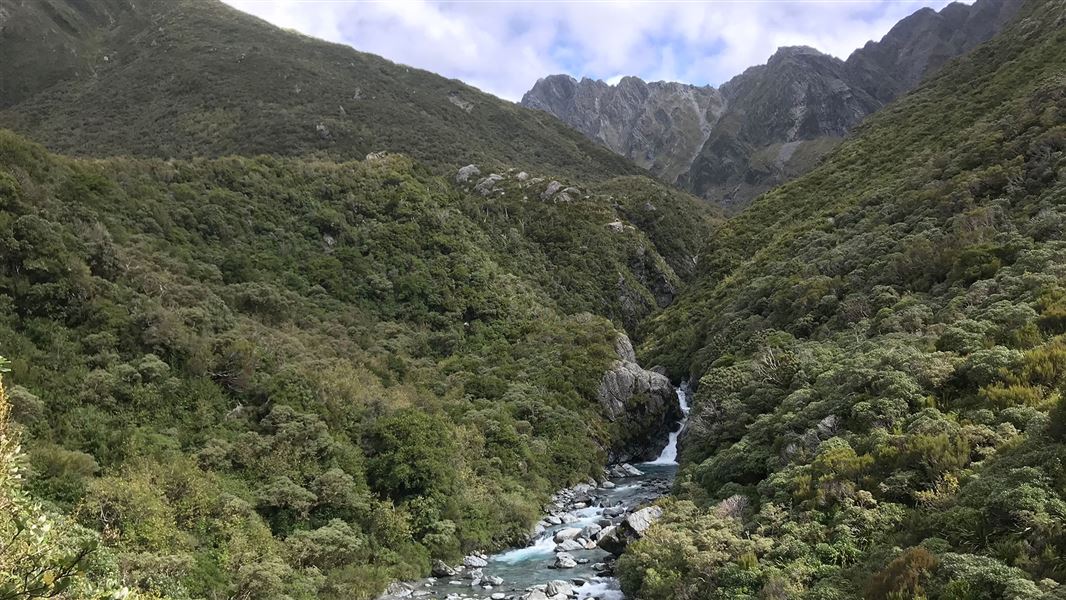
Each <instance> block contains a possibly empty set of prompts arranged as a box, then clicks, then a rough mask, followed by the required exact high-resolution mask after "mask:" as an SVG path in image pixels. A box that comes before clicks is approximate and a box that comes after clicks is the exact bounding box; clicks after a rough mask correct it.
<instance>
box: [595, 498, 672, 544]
mask: <svg viewBox="0 0 1066 600" xmlns="http://www.w3.org/2000/svg"><path fill="white" fill-rule="evenodd" d="M662 516H663V509H662V508H661V507H658V506H649V507H647V508H642V509H640V510H638V511H636V512H635V513H633V514H631V515H629V516H628V517H626V518H625V520H623V521H622V522H621V523H619V524H618V525H617V526H616V527H608V528H607V529H605V530H604V531H603V533H602V534H601V535H600V541H599V543H598V544H597V545H598V546H599V547H600V549H601V550H606V551H607V552H610V553H611V554H614V555H615V556H618V555H621V554H622V552H623V551H625V549H626V546H628V545H629V544H632V543H633V542H635V541H637V540H639V539H640V538H642V537H644V533H645V532H646V531H647V530H648V528H649V527H651V526H652V525H653V524H655V522H656V521H658V520H659V519H661V518H662Z"/></svg>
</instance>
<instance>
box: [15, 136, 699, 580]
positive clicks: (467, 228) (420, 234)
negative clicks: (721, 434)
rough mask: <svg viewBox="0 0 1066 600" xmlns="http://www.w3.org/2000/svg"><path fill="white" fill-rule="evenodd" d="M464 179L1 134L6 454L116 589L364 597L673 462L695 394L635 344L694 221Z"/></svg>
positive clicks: (694, 243)
mask: <svg viewBox="0 0 1066 600" xmlns="http://www.w3.org/2000/svg"><path fill="white" fill-rule="evenodd" d="M471 170H473V169H472V168H464V169H463V173H465V174H469V172H470V171H471ZM459 179H460V181H456V176H455V175H454V174H451V175H449V176H447V177H441V176H437V175H433V174H432V173H431V172H430V169H429V168H427V167H426V166H424V165H420V164H418V163H417V162H415V161H414V160H413V159H411V158H409V157H407V156H404V155H395V154H376V155H373V156H371V157H370V158H368V159H365V160H360V161H349V162H333V161H322V160H318V159H306V158H278V157H265V156H264V157H258V158H245V157H225V158H219V159H192V160H175V159H168V160H162V159H129V158H116V159H91V160H86V159H80V160H79V159H70V158H64V157H59V156H56V155H52V154H50V153H48V152H47V151H45V150H44V149H43V148H42V147H40V146H37V145H35V144H32V143H30V142H27V141H26V140H25V139H22V138H20V137H18V136H17V135H15V134H13V133H10V132H0V232H2V233H0V248H2V252H0V254H2V256H3V260H2V261H0V352H2V354H3V355H4V356H5V357H9V358H10V360H11V363H10V372H9V373H5V376H4V383H5V384H6V385H8V386H9V387H8V389H9V396H8V397H9V404H10V406H11V415H12V416H13V418H14V419H15V421H16V422H17V423H18V429H16V431H18V432H19V435H20V436H21V437H22V438H23V439H24V440H25V442H24V447H25V448H26V449H27V454H28V460H27V461H26V462H27V464H28V468H24V467H23V466H22V465H23V462H22V461H11V462H7V456H6V455H4V456H0V459H3V460H5V462H4V465H5V468H7V467H11V465H12V464H14V465H16V466H17V467H18V468H23V469H24V471H23V473H24V477H25V479H26V482H27V484H26V485H27V488H28V490H29V491H30V492H32V493H33V494H34V495H35V497H36V498H39V499H43V500H45V501H46V502H47V503H48V504H46V506H48V507H51V510H54V511H58V512H59V513H61V514H62V513H66V514H67V515H69V516H67V517H60V518H59V519H60V520H59V521H58V522H62V523H66V524H67V525H64V526H63V535H67V534H70V535H72V536H74V537H73V539H72V541H68V542H64V544H65V548H67V549H68V551H69V552H70V553H71V556H75V555H77V553H78V551H80V550H79V549H81V548H83V547H84V548H86V550H85V551H86V552H91V553H92V554H91V556H92V561H91V562H88V563H85V564H82V565H81V566H83V567H84V568H86V569H89V570H90V571H91V574H92V580H93V581H99V582H106V581H111V580H114V581H122V582H123V583H124V584H125V585H128V586H131V587H132V588H134V589H135V590H141V591H144V592H151V593H156V594H161V595H163V596H166V597H171V598H203V597H239V598H281V597H287V598H351V597H356V598H367V597H371V596H372V595H374V594H376V593H378V592H380V591H381V589H383V588H384V586H385V585H386V584H387V583H388V582H389V581H390V580H392V579H398V578H411V577H415V576H419V575H424V574H426V573H428V570H429V564H430V561H431V559H446V560H449V561H454V560H458V559H460V558H461V557H462V556H463V554H464V553H469V552H472V551H475V550H481V549H485V550H487V549H491V548H495V547H500V546H503V545H512V544H516V543H521V542H523V541H524V540H525V537H524V536H526V535H527V534H528V532H529V531H530V528H531V527H532V525H533V523H534V522H535V521H536V520H538V519H539V518H540V506H541V505H542V503H543V502H545V501H546V499H547V498H548V496H549V494H550V493H551V492H552V491H554V490H556V489H558V488H560V487H562V486H564V485H567V484H572V483H576V482H578V481H584V480H586V479H587V478H588V477H591V476H600V475H601V474H602V467H603V466H604V464H606V463H607V462H608V461H610V460H626V459H632V460H641V459H645V460H646V459H650V458H653V457H654V456H656V455H657V454H658V452H659V451H660V450H661V449H662V447H664V446H665V445H666V442H667V435H668V432H669V429H670V428H671V427H672V426H673V424H674V423H675V422H676V420H677V418H678V412H677V410H678V409H677V404H676V402H672V401H673V389H672V387H671V386H670V385H669V382H668V381H667V380H666V379H665V378H664V377H662V376H661V375H658V374H654V373H650V372H646V371H644V370H643V369H641V368H640V367H639V366H637V365H636V364H635V363H634V362H633V358H632V356H631V354H632V350H631V346H629V345H628V344H629V342H628V340H626V339H625V338H624V333H623V331H622V330H621V324H622V323H624V322H629V323H630V327H631V328H635V326H636V323H638V322H639V320H640V319H641V318H642V317H643V316H645V315H647V314H648V313H649V312H650V311H651V310H653V309H655V308H657V307H659V306H662V305H664V304H665V303H668V302H669V301H670V299H671V297H672V294H673V293H674V291H675V290H676V289H677V288H678V287H680V285H681V281H682V279H681V277H680V276H679V275H678V274H677V273H678V271H680V272H681V273H683V274H685V273H687V274H691V273H692V270H693V266H694V264H695V262H696V261H695V260H694V257H695V256H697V255H698V247H699V244H700V243H701V242H702V240H703V239H704V238H705V236H706V235H707V227H706V222H703V221H702V220H701V219H700V218H699V217H698V215H699V214H701V213H700V209H699V205H698V201H697V200H696V199H694V198H691V197H689V196H687V195H685V194H683V193H681V192H678V191H675V190H670V189H666V188H664V187H663V186H662V185H661V184H657V183H655V182H652V181H650V180H648V179H646V178H643V177H639V178H638V177H634V178H616V179H612V180H609V181H606V182H604V183H602V184H600V185H598V186H593V187H583V188H580V189H579V188H577V187H576V186H573V185H569V183H570V182H569V181H567V180H565V179H563V181H567V184H566V185H564V184H561V183H560V182H558V181H556V180H552V179H551V178H550V177H546V176H545V175H542V174H539V173H537V172H534V173H532V174H529V173H526V172H519V171H514V170H510V171H504V172H503V173H502V174H493V175H489V176H487V177H483V178H470V179H467V180H466V181H462V180H461V179H462V177H459ZM693 215H697V217H696V218H693ZM654 240H660V241H659V242H658V243H657V242H655V241H654ZM658 244H661V248H660V246H659V245H658ZM671 264H674V265H677V269H678V270H677V271H675V269H674V267H672V266H671ZM612 319H613V320H614V321H613V322H612ZM617 348H630V349H629V351H628V352H625V353H621V354H620V352H621V351H619V350H617ZM623 359H624V360H625V361H626V362H625V364H624V365H623V364H622V362H621V361H622V360H623ZM620 365H621V367H624V373H623V375H627V376H628V377H629V379H628V380H627V381H628V382H629V383H630V384H631V383H632V381H633V380H638V381H656V382H661V385H659V386H658V387H657V388H656V389H654V390H652V389H642V388H640V387H639V386H637V385H629V386H626V387H622V386H620V385H619V384H618V383H617V382H618V381H619V375H618V370H619V368H621V367H620ZM605 382H606V383H605ZM607 384H610V385H611V387H609V388H607V391H608V392H610V394H609V395H608V394H607V393H606V392H605V391H604V389H605V388H604V386H605V385H607ZM619 406H620V407H623V408H622V409H619V408H618V407H619ZM3 408H6V407H3V406H0V409H3ZM0 413H4V411H3V410H0ZM4 417H6V414H0V421H3V419H4ZM3 426H4V425H3V424H2V423H0V428H2V427H3ZM5 451H6V450H5ZM16 451H17V448H16ZM4 473H5V477H6V474H7V473H8V471H7V470H5V471H4ZM7 483H8V479H4V480H3V481H0V484H3V486H6V485H7ZM3 486H0V488H3V489H0V497H6V496H2V495H3V493H6V488H4V487H3ZM31 512H32V511H31ZM20 514H21V513H20ZM7 519H8V515H7V513H6V512H5V513H4V514H3V515H2V516H0V530H2V531H5V532H7V531H9V530H11V531H13V529H11V527H14V525H11V524H10V523H9V522H8V521H7ZM9 525H11V527H9ZM57 535H58V533H57ZM93 539H96V540H97V541H96V542H95V543H92V542H91V541H90V540H93ZM77 540H81V541H77ZM75 541H77V543H75ZM82 542H85V544H86V545H84V546H83V545H82ZM96 546H99V547H100V549H99V550H92V548H94V547H96ZM55 550H56V551H59V549H55ZM33 554H34V552H30V553H29V555H33ZM48 554H51V550H50V551H49V552H48ZM27 560H28V559H27ZM64 560H66V559H64ZM71 560H73V559H71ZM26 564H30V563H26ZM75 564H77V561H75ZM14 572H15V573H23V572H24V571H23V570H22V567H17V568H15V571H14ZM42 573H43V571H42ZM42 573H38V574H37V575H38V576H43V575H42ZM9 574H10V573H6V572H3V571H0V584H2V585H4V587H3V588H0V589H4V590H6V589H14V590H15V591H18V590H19V589H21V588H20V587H18V586H19V585H21V584H18V583H17V581H16V583H15V584H13V585H15V586H16V587H15V588H9V584H10V583H11V582H9V581H8V580H7V579H6V577H7V575H9ZM53 576H54V575H53ZM21 580H22V579H18V581H21ZM284 594H287V595H284ZM84 597H98V596H93V595H86V596H84Z"/></svg>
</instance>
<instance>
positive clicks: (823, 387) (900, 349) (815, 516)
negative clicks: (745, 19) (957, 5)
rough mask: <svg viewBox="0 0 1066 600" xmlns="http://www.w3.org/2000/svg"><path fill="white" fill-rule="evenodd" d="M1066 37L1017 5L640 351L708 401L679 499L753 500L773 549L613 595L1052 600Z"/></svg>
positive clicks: (1060, 550) (745, 534) (741, 219)
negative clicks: (1003, 25) (994, 32)
mask: <svg viewBox="0 0 1066 600" xmlns="http://www.w3.org/2000/svg"><path fill="white" fill-rule="evenodd" d="M1064 19H1066V16H1064V15H1063V12H1062V6H1061V5H1058V4H1056V3H1047V2H1030V3H1028V4H1027V5H1026V7H1024V8H1023V9H1022V16H1021V18H1020V19H1019V20H1018V21H1017V22H1016V23H1014V24H1013V25H1011V26H1009V27H1008V28H1007V29H1006V30H1005V31H1004V33H1003V34H1001V35H1000V36H998V37H997V38H995V39H993V40H992V41H990V42H989V43H988V44H986V45H984V46H982V47H979V48H977V49H976V50H975V51H974V52H972V53H971V54H970V55H968V56H966V57H963V58H961V59H959V60H958V61H956V62H955V63H953V64H951V65H949V66H948V67H946V68H945V69H944V70H943V71H942V72H941V73H940V74H939V75H937V76H936V77H935V78H933V79H931V80H930V81H928V82H927V83H926V84H925V85H924V86H922V87H920V88H919V89H917V90H915V91H914V92H913V93H911V94H910V95H908V96H906V97H904V98H901V99H900V100H899V101H897V102H896V103H895V104H893V105H891V106H889V107H888V108H886V109H885V110H884V111H882V112H881V113H879V114H876V115H873V116H872V117H871V118H870V119H869V120H868V122H867V123H865V124H864V125H863V126H862V127H860V128H859V130H858V131H857V132H856V135H854V136H853V137H852V138H851V139H848V140H845V141H844V142H842V144H841V145H840V146H839V147H838V148H837V149H836V150H835V151H834V152H833V153H831V154H830V155H829V156H828V157H827V158H826V160H825V161H824V162H823V164H822V165H821V166H819V167H818V168H816V169H815V170H814V171H812V172H811V173H810V174H808V175H807V176H804V177H802V178H800V179H797V180H795V181H793V182H792V183H789V184H786V185H784V186H782V187H780V188H778V189H776V190H772V191H770V192H768V193H767V194H765V195H763V196H762V197H761V198H759V199H757V200H756V201H755V203H754V204H753V205H752V206H751V207H750V208H749V209H748V210H746V211H745V212H743V213H741V214H739V215H737V216H736V217H735V218H732V219H730V220H729V221H727V222H725V223H724V224H722V225H721V226H719V227H718V228H717V229H716V231H715V234H714V235H713V236H712V237H711V238H710V239H709V243H708V245H707V247H706V248H705V249H704V250H703V252H702V254H701V256H702V257H704V258H703V259H701V261H700V265H699V268H698V271H697V275H696V278H695V279H694V280H693V282H692V283H691V284H690V285H689V287H688V288H687V289H686V290H685V291H684V292H683V293H682V294H681V296H680V297H679V299H678V301H677V302H675V303H674V304H672V305H671V306H670V307H668V308H667V309H665V310H663V311H662V312H660V313H658V314H657V315H655V316H653V317H652V318H651V319H649V320H648V321H647V322H646V324H645V326H644V327H643V328H642V336H643V339H644V344H643V347H642V350H643V355H644V356H647V357H649V358H650V360H651V361H652V362H657V363H660V364H664V365H666V367H667V369H668V370H669V371H670V373H671V374H672V375H673V376H675V377H678V378H688V379H689V380H690V381H698V382H699V385H698V387H697V389H696V392H695V394H694V398H693V408H692V416H691V419H690V422H689V426H688V430H687V434H686V437H685V439H684V442H683V447H682V450H681V455H682V458H683V464H682V469H681V472H680V474H679V477H678V482H677V485H676V489H677V491H678V492H679V493H680V495H681V496H682V497H683V498H685V499H688V500H691V501H692V502H694V503H695V505H696V506H697V507H699V508H698V509H697V510H703V511H705V512H707V513H712V512H716V511H720V509H721V507H723V506H725V505H727V504H728V503H729V502H731V501H730V500H729V499H730V498H732V497H733V496H735V495H737V494H742V495H743V496H744V497H745V498H748V500H749V501H750V503H751V508H750V509H749V510H748V511H745V513H744V514H742V515H740V516H738V517H736V518H737V519H738V520H739V523H738V524H736V525H735V526H734V527H735V531H736V534H735V535H736V536H737V537H739V538H742V539H752V540H754V539H757V538H756V537H755V536H760V537H759V538H758V539H762V540H765V543H766V548H765V549H755V550H754V557H755V559H756V560H754V561H753V560H752V558H751V557H750V556H747V555H744V554H741V553H737V554H735V555H731V556H726V557H724V558H723V559H722V561H721V562H720V563H719V564H715V565H714V568H713V569H711V570H705V569H699V568H693V567H692V565H690V564H688V563H684V562H682V563H680V564H678V562H677V561H674V562H670V563H669V566H668V567H664V566H663V565H664V564H665V563H666V558H665V557H663V556H659V555H657V554H655V553H654V552H651V551H650V550H648V549H647V548H646V547H644V546H643V545H641V544H642V543H643V542H642V543H641V544H638V545H637V546H636V551H635V552H633V553H631V554H628V555H627V557H626V558H625V559H624V560H623V561H621V562H620V563H619V569H620V573H621V577H622V581H623V584H624V589H625V591H626V592H628V593H630V594H633V595H634V596H635V597H648V598H668V597H691V598H703V597H708V598H730V597H752V596H754V595H756V594H762V595H763V597H775V598H777V597H782V598H783V597H787V598H856V597H862V596H863V595H864V594H865V596H866V597H870V598H922V597H927V598H959V599H961V598H1039V597H1047V598H1050V597H1056V596H1055V594H1061V591H1057V592H1056V591H1054V590H1055V589H1056V587H1058V589H1059V590H1061V589H1062V588H1061V585H1060V584H1062V583H1066V570H1064V569H1063V564H1064V563H1063V556H1066V546H1064V544H1063V541H1064V539H1066V538H1064V535H1063V528H1062V523H1063V522H1064V520H1063V515H1064V514H1066V513H1064V507H1066V490H1064V488H1063V487H1062V481H1064V479H1063V467H1062V465H1063V464H1066V462H1064V459H1063V452H1064V451H1066V450H1064V449H1066V445H1064V440H1066V437H1064V436H1066V433H1064V432H1066V416H1064V415H1066V409H1064V408H1063V396H1064V389H1066V380H1064V373H1066V358H1064V357H1066V353H1064V351H1063V343H1064V342H1063V337H1062V330H1061V327H1060V325H1061V324H1060V322H1059V321H1060V318H1059V317H1060V313H1061V312H1062V311H1061V308H1062V299H1063V297H1064V296H1066V286H1064V279H1063V276H1062V275H1063V273H1064V272H1066V238H1064V237H1063V232H1064V231H1066V229H1064V228H1063V227H1062V224H1063V223H1064V221H1063V220H1062V215H1063V214H1064V212H1063V205H1064V202H1066V180H1064V175H1066V138H1064V137H1063V131H1064V130H1063V122H1064V118H1066V80H1064V79H1063V77H1062V72H1063V69H1064V68H1066V62H1064V57H1066V52H1064V48H1066V28H1063V26H1062V24H1063V22H1064ZM679 504H680V503H679ZM667 513H668V514H667V515H666V517H665V519H666V523H668V524H669V523H673V522H674V521H675V520H678V519H681V518H684V517H682V516H681V515H682V514H684V515H688V513H686V512H684V511H683V510H682V509H681V508H678V507H676V506H672V505H671V506H670V507H668V510H667ZM670 513H674V514H670ZM703 520H707V521H708V522H710V519H706V518H705V519H693V522H690V523H688V524H686V525H684V526H679V527H676V529H677V530H678V531H682V532H688V531H695V530H699V528H700V527H701V525H700V523H701V522H702V521H703ZM665 528H666V529H667V530H671V525H667V526H665ZM686 535H689V534H686ZM702 535H703V536H705V537H712V535H711V534H706V533H704V534H702ZM904 548H906V550H903V549H904ZM753 570H754V571H755V572H757V573H758V576H757V577H756V578H754V579H752V578H751V577H747V576H741V575H747V574H750V573H751V572H752V571H753ZM726 574H730V575H729V576H728V577H727V576H726ZM660 584H661V585H660ZM696 590H700V591H699V592H697V591H696ZM704 590H707V591H704ZM645 594H646V595H645ZM700 594H703V595H700Z"/></svg>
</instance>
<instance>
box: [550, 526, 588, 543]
mask: <svg viewBox="0 0 1066 600" xmlns="http://www.w3.org/2000/svg"><path fill="white" fill-rule="evenodd" d="M579 535H581V530H580V529H578V528H577V527H568V528H566V529H560V530H559V531H557V532H555V537H554V538H552V539H554V540H555V543H556V544H561V543H563V542H565V541H566V540H572V539H574V538H576V537H577V536H579Z"/></svg>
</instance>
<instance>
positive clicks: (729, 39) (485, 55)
mask: <svg viewBox="0 0 1066 600" xmlns="http://www.w3.org/2000/svg"><path fill="white" fill-rule="evenodd" d="M225 1H226V2H227V3H228V4H231V5H233V6H235V7H237V8H239V9H241V10H243V11H246V12H249V13H252V14H255V15H257V16H259V17H262V18H264V19H266V20H268V21H270V22H272V23H274V24H276V25H279V26H281V27H285V28H289V29H295V30H297V31H300V32H302V33H305V34H308V35H312V36H315V37H318V38H322V39H327V40H330V41H333V42H341V43H344V44H348V45H350V46H353V47H355V48H357V49H359V50H362V51H365V52H372V53H374V54H380V55H381V56H384V57H386V58H388V59H390V60H393V61H396V62H399V63H403V64H407V65H411V66H415V67H419V68H423V69H427V70H430V71H434V72H436V73H440V74H442V75H445V76H447V77H454V78H457V79H461V80H463V81H465V82H467V83H470V84H471V85H475V86H477V87H479V88H481V89H483V90H485V91H487V92H490V93H493V94H496V95H497V96H500V97H501V98H507V99H509V100H518V99H520V98H521V96H522V94H523V93H524V92H525V91H526V90H528V89H529V88H530V87H532V85H533V84H534V83H535V82H536V80H537V79H538V78H540V77H544V76H545V75H550V74H553V73H568V74H570V75H573V76H575V77H593V78H596V79H604V80H607V81H616V80H617V79H619V78H621V76H623V75H636V76H638V77H641V78H642V79H645V80H649V81H654V80H669V81H684V82H686V83H692V84H697V85H704V84H710V85H715V86H717V85H720V84H721V83H723V82H724V81H726V80H728V79H729V78H730V77H732V76H733V75H736V74H738V73H740V72H741V71H743V70H744V69H745V68H746V67H749V66H752V65H756V64H761V63H763V62H765V61H766V59H767V58H769V56H770V55H771V54H773V52H774V50H775V49H776V48H777V47H779V46H790V45H807V46H813V47H815V48H818V49H819V50H821V51H823V52H827V53H829V54H833V55H835V56H839V57H840V58H846V57H847V55H848V54H850V53H851V51H852V50H854V49H856V48H858V47H860V46H862V45H863V44H864V43H866V42H867V41H868V40H872V39H880V38H881V36H883V35H884V34H885V33H887V32H888V30H889V29H891V27H892V25H894V24H895V23H896V22H897V21H899V20H900V19H902V18H903V17H905V16H906V15H908V14H910V13H912V12H914V11H916V10H918V9H920V8H922V7H926V6H928V7H932V8H935V9H938V10H939V9H940V8H942V7H943V6H945V5H946V4H948V2H946V1H944V0H717V1H694V0H676V1H658V2H655V1H647V0H644V1H632V2H606V1H601V0H580V1H578V0H565V1H563V0H540V1H537V2H533V1H525V0H517V1H516V0H510V1H491V0H465V1H457V2H430V1H424V0H409V1H408V0H380V1H379V0H225Z"/></svg>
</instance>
